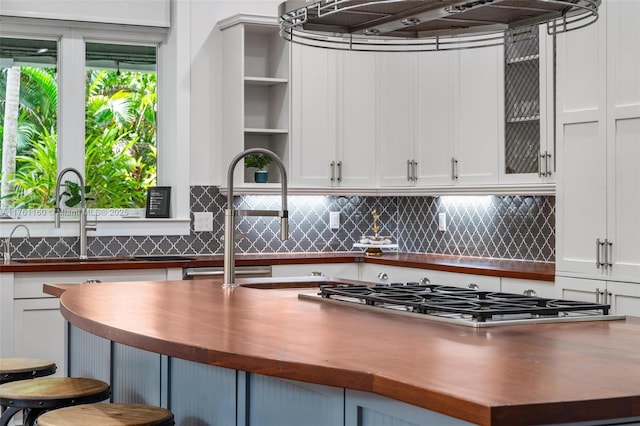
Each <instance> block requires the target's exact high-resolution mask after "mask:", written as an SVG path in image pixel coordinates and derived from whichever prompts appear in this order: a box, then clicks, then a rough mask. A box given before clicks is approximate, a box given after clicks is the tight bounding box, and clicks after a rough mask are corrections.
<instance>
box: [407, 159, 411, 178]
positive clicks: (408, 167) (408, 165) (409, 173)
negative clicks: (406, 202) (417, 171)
mask: <svg viewBox="0 0 640 426" xmlns="http://www.w3.org/2000/svg"><path fill="white" fill-rule="evenodd" d="M407 180H408V181H409V182H411V160H407Z"/></svg>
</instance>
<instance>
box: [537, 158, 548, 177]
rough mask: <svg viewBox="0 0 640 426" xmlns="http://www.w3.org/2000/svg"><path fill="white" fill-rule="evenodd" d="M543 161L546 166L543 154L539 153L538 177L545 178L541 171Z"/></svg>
mask: <svg viewBox="0 0 640 426" xmlns="http://www.w3.org/2000/svg"><path fill="white" fill-rule="evenodd" d="M543 161H544V162H545V164H546V157H545V154H543V153H540V157H538V177H542V176H546V175H547V174H546V173H545V172H543V171H542V162H543Z"/></svg>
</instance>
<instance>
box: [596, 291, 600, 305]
mask: <svg viewBox="0 0 640 426" xmlns="http://www.w3.org/2000/svg"><path fill="white" fill-rule="evenodd" d="M596 303H600V289H599V288H596Z"/></svg>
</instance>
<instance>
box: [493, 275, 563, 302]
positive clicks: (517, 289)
mask: <svg viewBox="0 0 640 426" xmlns="http://www.w3.org/2000/svg"><path fill="white" fill-rule="evenodd" d="M500 287H501V291H503V292H504V293H515V294H531V293H530V292H531V291H534V292H535V295H536V296H538V297H545V298H547V299H555V298H556V297H557V296H556V287H555V285H554V283H553V282H552V281H551V282H549V281H536V280H523V279H518V278H501V279H500ZM531 295H534V294H531Z"/></svg>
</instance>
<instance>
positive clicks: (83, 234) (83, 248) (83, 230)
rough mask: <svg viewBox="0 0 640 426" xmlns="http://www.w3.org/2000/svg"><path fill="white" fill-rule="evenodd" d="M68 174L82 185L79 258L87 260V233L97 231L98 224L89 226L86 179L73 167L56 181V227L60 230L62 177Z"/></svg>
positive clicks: (67, 169) (62, 172) (64, 170)
mask: <svg viewBox="0 0 640 426" xmlns="http://www.w3.org/2000/svg"><path fill="white" fill-rule="evenodd" d="M68 172H71V173H74V174H75V175H76V176H77V177H78V181H79V182H78V183H79V185H80V235H79V239H80V253H79V254H78V258H80V259H87V231H95V230H96V224H95V223H93V224H91V225H89V224H87V200H86V198H85V192H84V178H83V177H82V174H81V173H80V172H79V171H78V170H77V169H74V168H72V167H67V168H66V169H63V170H62V171H61V172H60V174H59V175H58V180H57V181H56V208H55V210H54V225H55V227H56V228H60V211H61V210H60V187H61V186H62V177H63V176H64V175H65V174H67V173H68Z"/></svg>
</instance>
